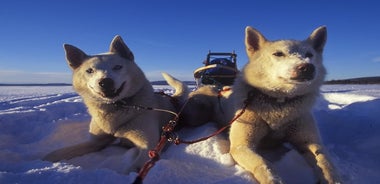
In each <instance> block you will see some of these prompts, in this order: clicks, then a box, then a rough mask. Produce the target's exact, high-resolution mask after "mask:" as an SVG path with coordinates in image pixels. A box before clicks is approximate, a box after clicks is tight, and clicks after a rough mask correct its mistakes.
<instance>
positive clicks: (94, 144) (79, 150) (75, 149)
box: [42, 135, 115, 162]
mask: <svg viewBox="0 0 380 184" xmlns="http://www.w3.org/2000/svg"><path fill="white" fill-rule="evenodd" d="M114 140H115V138H114V137H113V136H109V135H98V136H96V135H93V136H92V137H91V139H90V140H88V141H86V142H83V143H80V144H76V145H73V146H69V147H65V148H61V149H58V150H55V151H53V152H51V153H49V154H47V155H46V156H45V157H44V158H43V159H42V160H46V161H50V162H58V161H60V160H69V159H71V158H74V157H77V156H82V155H85V154H87V153H91V152H95V151H99V150H101V149H103V148H104V147H106V146H107V145H108V144H111V143H112V142H113V141H114Z"/></svg>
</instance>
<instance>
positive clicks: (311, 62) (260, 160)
mask: <svg viewBox="0 0 380 184" xmlns="http://www.w3.org/2000/svg"><path fill="white" fill-rule="evenodd" d="M326 40H327V31H326V27H319V28H317V29H316V30H314V31H313V33H312V34H311V35H310V36H309V37H308V38H307V39H305V40H302V41H298V40H278V41H269V40H267V39H266V38H265V37H264V36H263V35H262V34H261V33H260V32H259V31H257V30H255V29H253V28H251V27H247V28H246V37H245V45H246V52H247V55H248V58H249V61H248V63H247V64H246V65H245V66H244V67H243V68H242V70H241V72H240V74H239V75H238V76H237V78H236V79H235V82H234V84H233V86H232V89H233V92H232V94H231V95H230V96H229V97H228V95H227V96H222V97H223V98H220V96H219V97H218V94H217V91H216V90H215V89H214V88H213V87H210V86H204V87H201V88H199V89H197V90H196V91H194V92H192V93H190V95H189V101H188V106H187V107H186V108H185V111H184V113H183V117H182V121H183V122H184V123H186V124H190V125H200V124H203V123H206V122H208V121H216V122H218V123H221V124H226V123H229V122H228V121H230V120H232V119H233V117H235V116H237V115H239V114H240V113H241V112H242V110H243V108H244V106H246V108H244V110H245V111H244V113H243V114H242V115H241V116H240V117H239V118H237V119H236V120H235V121H234V122H232V125H231V129H230V134H229V139H230V143H231V144H230V153H231V155H232V157H233V158H234V160H235V161H236V162H237V164H239V165H240V166H242V167H243V168H245V169H246V170H248V171H249V172H251V173H252V174H253V176H254V177H255V178H256V179H257V180H258V181H259V182H260V183H282V181H281V179H280V178H279V177H278V176H277V175H276V173H275V171H274V169H273V167H272V166H271V163H270V162H269V161H268V160H266V159H265V158H264V157H262V156H261V155H260V154H259V152H258V151H260V150H261V149H262V148H264V147H268V146H269V145H276V144H277V145H278V144H281V143H282V142H285V141H286V142H289V143H291V144H292V145H293V146H294V147H295V148H296V149H297V150H298V151H299V152H300V153H301V154H302V155H304V157H305V158H306V160H307V161H308V162H309V163H310V165H311V166H312V167H313V168H314V169H315V171H316V173H317V174H318V176H319V179H320V182H321V183H338V182H339V181H340V179H339V177H338V174H337V172H336V170H335V169H334V166H333V164H332V162H331V161H330V159H329V156H328V153H327V151H326V149H325V148H324V147H323V145H322V141H321V138H320V135H319V131H318V129H317V126H316V124H315V121H314V118H313V116H312V113H311V110H312V107H313V104H314V101H315V99H316V97H317V96H318V95H319V87H320V86H321V85H322V84H323V82H324V78H325V74H326V70H325V68H324V66H323V63H322V53H323V48H324V45H325V43H326ZM218 98H219V99H220V100H218ZM194 109H200V110H194ZM202 109H203V110H202Z"/></svg>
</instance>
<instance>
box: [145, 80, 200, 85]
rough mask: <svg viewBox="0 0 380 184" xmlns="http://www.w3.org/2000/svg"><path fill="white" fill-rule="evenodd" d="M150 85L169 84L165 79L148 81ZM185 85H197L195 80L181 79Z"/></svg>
mask: <svg viewBox="0 0 380 184" xmlns="http://www.w3.org/2000/svg"><path fill="white" fill-rule="evenodd" d="M150 83H151V84H152V85H169V84H168V83H167V82H166V81H153V82H150ZM183 83H185V84H187V85H197V84H196V82H195V81H183Z"/></svg>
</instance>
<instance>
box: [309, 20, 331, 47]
mask: <svg viewBox="0 0 380 184" xmlns="http://www.w3.org/2000/svg"><path fill="white" fill-rule="evenodd" d="M307 41H308V42H309V43H311V44H312V46H313V48H314V49H315V50H316V51H317V52H323V48H324V47H325V44H326V41H327V28H326V26H321V27H318V28H317V29H315V30H314V31H313V32H312V33H311V34H310V36H309V38H307Z"/></svg>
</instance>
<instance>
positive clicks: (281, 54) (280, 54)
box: [273, 51, 285, 57]
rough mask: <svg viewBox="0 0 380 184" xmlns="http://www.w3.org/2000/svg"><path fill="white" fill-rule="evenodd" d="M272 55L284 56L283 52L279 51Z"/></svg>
mask: <svg viewBox="0 0 380 184" xmlns="http://www.w3.org/2000/svg"><path fill="white" fill-rule="evenodd" d="M273 55H274V56H276V57H284V56H285V54H284V53H283V52H281V51H277V52H275V53H273Z"/></svg>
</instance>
